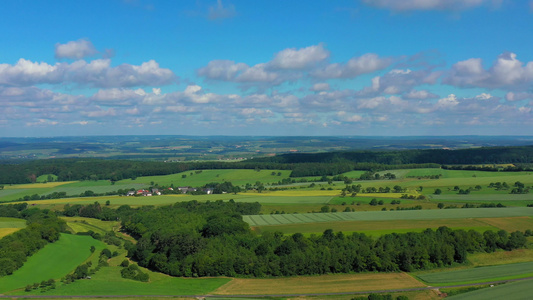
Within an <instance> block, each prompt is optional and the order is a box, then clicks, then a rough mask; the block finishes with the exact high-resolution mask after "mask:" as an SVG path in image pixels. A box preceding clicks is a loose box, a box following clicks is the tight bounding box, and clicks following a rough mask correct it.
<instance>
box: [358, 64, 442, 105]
mask: <svg viewBox="0 0 533 300" xmlns="http://www.w3.org/2000/svg"><path fill="white" fill-rule="evenodd" d="M437 78H438V77H436V76H435V73H433V72H432V71H431V69H422V70H416V71H412V70H410V69H405V70H400V69H394V70H391V71H389V72H387V73H386V74H385V75H383V76H376V77H374V78H372V85H371V86H368V87H365V88H364V89H362V90H360V91H358V95H359V96H361V97H370V96H377V95H380V94H389V95H394V94H403V93H408V94H407V97H406V98H417V97H418V98H417V99H421V98H420V97H423V96H425V97H427V98H430V97H434V95H433V96H432V95H431V94H430V93H427V92H424V91H420V92H414V91H412V89H413V88H414V87H415V86H419V85H423V84H433V83H435V81H436V79H437Z"/></svg>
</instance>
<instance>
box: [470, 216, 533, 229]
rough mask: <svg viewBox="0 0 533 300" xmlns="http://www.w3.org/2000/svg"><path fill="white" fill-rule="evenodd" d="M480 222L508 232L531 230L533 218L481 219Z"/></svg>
mask: <svg viewBox="0 0 533 300" xmlns="http://www.w3.org/2000/svg"><path fill="white" fill-rule="evenodd" d="M479 220H480V221H481V222H483V223H486V224H488V225H490V226H494V227H498V228H500V229H503V230H506V231H508V232H514V231H517V230H518V231H522V232H523V231H524V230H526V229H532V230H533V218H531V217H514V218H483V219H479Z"/></svg>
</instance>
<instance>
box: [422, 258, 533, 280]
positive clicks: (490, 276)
mask: <svg viewBox="0 0 533 300" xmlns="http://www.w3.org/2000/svg"><path fill="white" fill-rule="evenodd" d="M528 276H533V262H525V263H516V264H506V265H498V266H487V267H478V268H473V269H464V270H458V271H449V272H438V273H430V274H424V275H418V278H420V279H421V280H423V281H424V282H427V283H429V284H431V285H449V284H460V283H475V282H483V281H491V280H501V279H507V278H524V277H528Z"/></svg>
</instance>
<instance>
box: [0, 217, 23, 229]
mask: <svg viewBox="0 0 533 300" xmlns="http://www.w3.org/2000/svg"><path fill="white" fill-rule="evenodd" d="M24 227H26V220H23V219H17V218H4V217H0V228H24Z"/></svg>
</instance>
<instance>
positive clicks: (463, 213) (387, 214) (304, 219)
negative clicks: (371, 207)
mask: <svg viewBox="0 0 533 300" xmlns="http://www.w3.org/2000/svg"><path fill="white" fill-rule="evenodd" d="M523 216H533V207H528V208H520V207H510V208H468V209H466V208H465V209H432V210H408V211H365V212H339V213H311V214H291V215H287V214H285V215H281V214H280V215H247V216H243V220H244V221H245V222H247V223H248V224H250V226H264V225H282V224H294V223H302V224H303V223H315V222H331V221H392V220H427V219H462V218H501V217H523Z"/></svg>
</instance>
